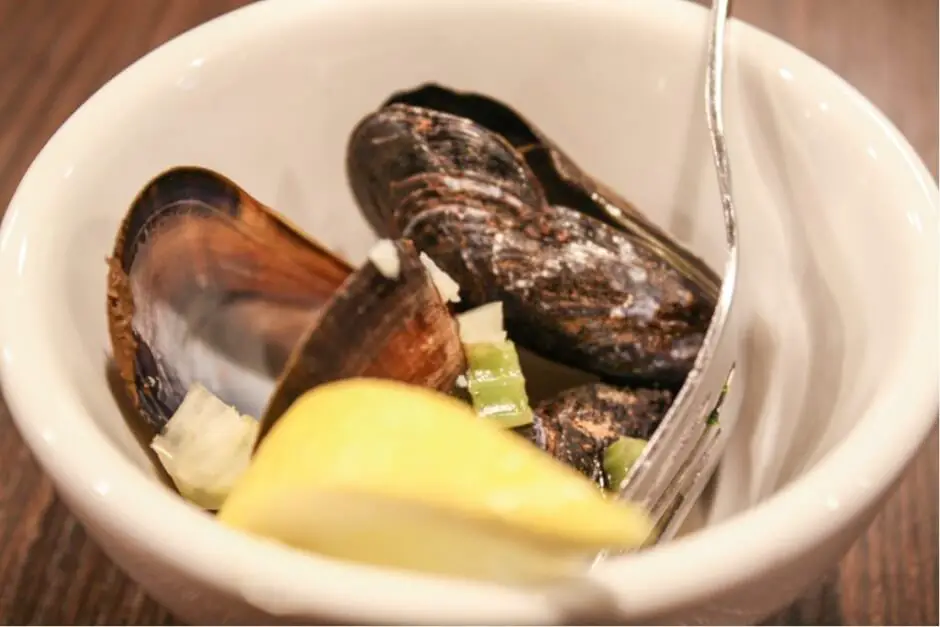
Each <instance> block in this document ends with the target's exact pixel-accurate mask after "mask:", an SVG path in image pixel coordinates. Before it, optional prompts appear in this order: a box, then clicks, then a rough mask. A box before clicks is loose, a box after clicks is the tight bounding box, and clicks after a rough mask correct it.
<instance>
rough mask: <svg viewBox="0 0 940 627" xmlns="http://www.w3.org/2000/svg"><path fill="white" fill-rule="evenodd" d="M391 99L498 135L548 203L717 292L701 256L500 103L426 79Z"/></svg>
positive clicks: (710, 292) (710, 294) (716, 281)
mask: <svg viewBox="0 0 940 627" xmlns="http://www.w3.org/2000/svg"><path fill="white" fill-rule="evenodd" d="M392 104H406V105H411V106H417V107H422V108H425V109H433V110H435V111H441V112H443V113H450V114H452V115H456V116H459V117H461V118H465V119H467V120H472V121H473V122H475V123H476V124H478V125H480V126H481V127H483V128H485V129H487V130H489V131H490V132H492V133H495V134H497V135H499V136H500V137H502V138H504V139H505V140H506V141H507V142H509V144H510V145H511V146H512V147H513V148H514V149H515V150H516V151H517V152H518V153H519V154H520V155H521V156H522V158H523V159H525V161H526V164H527V165H528V166H529V168H530V169H531V171H532V172H533V174H534V175H535V177H536V178H537V179H538V182H539V184H540V186H541V188H542V190H543V192H544V194H545V199H546V201H547V203H548V204H550V205H553V206H562V207H570V208H572V209H575V210H577V211H581V212H583V213H586V214H587V215H589V216H591V217H593V218H596V219H598V220H601V221H602V222H606V223H607V224H610V225H611V226H614V227H617V228H620V229H624V230H626V231H627V232H629V233H630V235H631V237H633V238H636V239H638V240H641V241H643V242H644V243H645V245H646V246H647V247H649V248H650V249H651V250H653V251H654V252H655V253H656V254H657V256H659V257H661V258H663V259H666V260H668V261H669V262H670V263H671V264H672V265H674V266H675V267H676V268H677V269H678V270H679V271H680V272H681V273H683V274H685V275H686V276H688V277H690V278H691V279H692V280H693V281H695V282H696V283H697V284H699V286H700V287H701V288H702V289H703V290H704V291H705V293H706V294H707V295H708V297H709V298H710V299H711V300H712V301H714V300H715V299H716V298H717V297H718V289H719V287H720V284H721V279H720V278H719V277H718V275H717V274H716V273H715V272H714V271H713V270H712V269H711V268H710V267H709V266H708V265H707V264H705V262H703V261H702V260H701V259H700V258H699V257H697V256H696V255H694V254H693V253H692V252H691V251H689V250H688V249H687V248H685V247H684V246H681V245H679V244H678V243H677V242H676V241H675V240H674V239H673V238H672V237H670V236H669V234H667V233H666V232H665V231H663V230H662V229H661V228H660V227H659V226H657V225H656V224H654V223H653V222H651V221H650V220H649V219H647V218H646V216H645V215H643V213H642V212H641V211H640V210H639V209H637V208H636V207H635V206H634V205H633V203H631V202H629V201H628V200H626V199H625V198H624V197H623V196H622V195H620V194H618V193H617V192H616V191H614V190H613V189H612V188H611V187H610V186H608V185H607V184H605V183H604V182H603V181H600V180H598V179H597V178H595V177H593V176H591V175H590V174H588V173H587V172H585V171H584V170H582V169H581V167H580V166H578V164H577V163H575V162H574V160H573V159H571V158H570V157H569V156H568V155H567V154H566V153H565V152H564V151H563V150H562V149H561V148H560V147H559V146H558V145H557V144H556V143H555V142H554V141H552V140H551V139H550V138H549V137H548V136H547V135H546V134H545V133H544V132H543V131H542V130H541V129H539V128H538V127H537V126H536V125H535V124H533V123H532V122H531V121H529V120H527V119H526V118H524V117H523V116H522V115H520V114H519V113H518V112H517V111H515V110H514V109H512V108H511V107H509V106H508V105H506V104H505V103H503V102H499V101H498V100H495V99H493V98H490V97H488V96H484V95H482V94H477V93H473V92H466V91H455V90H452V89H447V88H445V87H442V86H441V85H437V84H434V83H427V84H424V85H421V86H419V87H417V88H415V89H412V90H408V91H402V92H399V93H396V94H393V95H392V96H391V97H390V98H389V99H388V100H386V102H385V104H384V105H383V107H385V106H389V105H392ZM713 304H714V303H713Z"/></svg>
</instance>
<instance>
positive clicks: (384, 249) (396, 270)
mask: <svg viewBox="0 0 940 627" xmlns="http://www.w3.org/2000/svg"><path fill="white" fill-rule="evenodd" d="M369 261H371V262H372V265H374V266H375V268H376V270H378V271H379V272H380V273H381V274H382V276H384V277H385V278H386V279H397V278H398V275H399V274H400V273H401V259H399V258H398V249H397V248H395V244H394V243H393V242H392V240H389V239H380V240H379V241H377V242H376V243H375V245H373V246H372V248H371V249H370V250H369Z"/></svg>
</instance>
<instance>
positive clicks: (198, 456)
mask: <svg viewBox="0 0 940 627" xmlns="http://www.w3.org/2000/svg"><path fill="white" fill-rule="evenodd" d="M257 435H258V421H257V420H255V419H253V418H251V417H250V416H243V415H241V414H240V413H238V411H237V410H235V409H234V408H232V407H229V406H228V405H226V404H225V403H223V402H222V401H221V400H219V399H218V398H216V397H215V396H214V395H213V394H212V393H211V392H209V391H208V390H206V389H205V388H204V387H203V386H201V385H199V384H198V383H197V384H195V385H194V386H193V387H192V388H190V390H189V392H187V394H186V397H185V398H184V399H183V402H182V403H181V404H180V406H179V409H177V410H176V413H174V414H173V417H172V418H170V421H169V422H168V423H167V425H166V428H165V429H164V430H163V433H161V434H160V435H158V436H156V437H155V438H154V439H153V442H151V444H150V446H151V448H152V449H153V450H154V451H155V452H156V454H157V457H159V458H160V462H161V463H162V464H163V467H164V468H166V471H167V473H168V474H169V475H170V477H171V478H172V479H173V483H174V484H175V485H176V488H177V489H178V490H179V492H180V494H181V495H182V496H183V498H185V499H186V500H188V501H190V502H191V503H193V504H194V505H198V506H199V507H202V508H203V509H207V510H217V509H218V508H219V507H221V506H222V503H223V501H224V500H225V498H226V497H227V496H228V493H229V491H230V490H231V488H232V486H233V485H234V483H235V481H236V480H237V479H238V478H239V477H240V476H241V474H242V473H243V472H244V471H245V469H246V468H247V467H248V462H249V460H250V458H251V450H252V447H253V446H254V443H255V438H256V437H257Z"/></svg>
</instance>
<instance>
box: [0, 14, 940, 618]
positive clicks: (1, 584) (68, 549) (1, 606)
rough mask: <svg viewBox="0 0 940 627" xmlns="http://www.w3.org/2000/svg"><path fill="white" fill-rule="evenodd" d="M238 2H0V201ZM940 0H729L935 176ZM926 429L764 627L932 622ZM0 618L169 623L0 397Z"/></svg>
mask: <svg viewBox="0 0 940 627" xmlns="http://www.w3.org/2000/svg"><path fill="white" fill-rule="evenodd" d="M245 3H246V2H245V1H244V0H134V1H130V0H83V1H81V2H79V1H77V0H29V1H26V0H0V165H2V168H0V207H3V208H5V207H6V204H7V202H8V200H9V197H10V195H11V194H12V193H13V190H14V188H15V186H16V184H17V182H18V181H19V179H20V177H21V176H22V174H23V173H24V171H25V170H26V168H27V166H28V165H29V163H30V161H31V160H32V159H33V157H34V156H35V155H36V153H37V152H38V151H39V149H40V148H41V147H42V145H43V143H44V142H45V141H46V140H47V139H48V138H49V137H50V135H51V134H52V133H53V132H54V131H55V129H56V128H57V127H58V126H59V125H60V124H61V123H62V122H63V121H64V120H65V119H66V117H68V115H69V114H70V113H71V112H72V111H73V110H74V109H75V108H76V107H77V106H78V105H79V104H81V102H82V101H84V100H85V99H86V98H87V97H88V96H90V95H91V94H92V93H93V92H94V91H95V90H96V89H98V88H99V87H100V86H101V85H102V84H103V83H104V82H105V81H107V80H108V79H109V78H111V77H112V76H113V75H114V74H115V73H117V72H118V71H120V70H121V69H122V68H124V67H125V66H127V65H128V64H130V63H131V62H132V61H134V60H135V59H137V58H138V57H140V56H141V55H143V54H145V53H146V52H148V51H149V50H151V49H153V48H155V47H157V46H158V45H160V44H161V43H163V42H165V41H166V40H168V39H170V38H172V37H173V36H175V35H177V34H179V33H180V32H182V31H184V30H186V29H188V28H190V27H192V26H195V25H197V24H199V23H201V22H204V21H206V20H208V19H210V18H212V17H214V16H217V15H219V14H221V13H224V12H226V11H229V10H231V9H233V8H235V7H237V6H239V5H242V4H245ZM937 5H938V3H937V0H740V1H739V2H737V3H736V6H735V12H736V14H737V15H738V16H739V17H741V18H743V19H744V20H747V21H749V22H751V23H753V24H755V25H758V26H760V27H762V28H764V29H766V30H768V31H770V32H771V33H773V34H775V35H777V36H779V37H781V38H783V39H785V40H787V41H789V42H791V43H792V44H794V45H795V46H797V47H799V48H801V49H803V50H804V51H806V52H807V53H809V54H810V55H812V56H814V57H816V58H817V59H819V60H821V61H822V62H823V63H825V64H827V65H828V66H830V67H831V68H833V69H834V70H835V71H837V72H838V73H840V74H841V75H842V76H843V77H845V78H846V79H847V80H848V81H849V82H850V83H852V84H853V85H855V86H856V87H857V88H858V89H859V90H860V91H861V92H862V93H864V94H865V95H866V96H868V97H869V98H870V99H871V100H872V101H874V103H875V104H876V105H877V106H879V107H880V108H881V109H882V110H883V111H884V112H885V113H886V114H887V115H888V117H889V118H891V119H892V120H893V121H894V123H895V124H896V125H897V126H898V128H900V130H901V132H902V133H904V135H905V136H907V138H908V139H909V140H910V141H911V143H912V144H913V145H914V147H915V149H917V150H918V152H919V153H920V155H921V156H922V157H923V158H924V159H925V161H926V162H927V165H928V166H929V167H930V169H931V171H932V172H933V174H934V176H935V177H936V174H937V120H938V111H937V89H938V86H937V82H938V67H937V49H938V42H937V26H938V15H937ZM937 448H938V447H937V435H936V433H934V436H933V437H932V438H931V440H930V442H929V443H928V445H927V446H925V448H924V450H923V451H922V452H921V454H920V455H919V457H918V458H917V461H916V463H915V464H914V465H913V466H912V467H911V468H910V470H909V471H908V473H907V475H906V477H905V479H904V481H903V483H902V484H901V485H900V487H899V489H898V490H897V492H896V494H895V495H894V496H893V498H892V499H891V500H890V503H889V504H888V505H887V507H886V508H885V510H884V512H883V513H882V514H881V515H880V516H879V517H878V519H877V520H876V521H875V523H874V524H873V525H872V526H871V528H870V529H869V530H868V532H867V533H866V534H865V535H864V537H862V538H861V539H860V540H859V542H858V543H857V544H856V545H855V547H854V548H853V549H852V551H851V553H849V555H848V556H847V557H846V558H845V559H844V560H843V562H842V563H841V565H840V566H839V568H838V569H835V570H833V572H832V573H831V574H830V576H828V577H827V578H826V580H825V581H824V582H822V583H821V584H820V585H818V586H816V587H814V588H813V589H812V590H811V591H810V592H809V593H808V594H807V595H806V596H805V597H804V598H803V599H801V600H800V601H799V602H797V603H795V604H794V605H793V606H791V607H790V608H788V609H786V610H784V611H782V612H781V613H780V614H778V615H777V616H774V617H772V618H771V619H769V620H768V621H767V622H766V624H771V625H798V624H804V625H937V623H938V616H937V604H938V599H937V596H938V595H937V590H938V565H937V559H938V557H937V555H938V553H937V551H938V549H937V535H938V517H937V493H938V465H937ZM0 623H3V624H149V625H153V624H176V621H175V619H174V618H173V617H172V616H170V615H169V614H168V613H167V612H166V610H164V609H163V608H161V607H160V606H158V605H157V604H156V603H155V602H154V601H152V600H151V599H149V598H148V597H147V596H146V594H144V592H142V591H141V589H140V588H139V587H138V586H137V585H136V584H134V583H133V582H131V581H129V580H128V579H127V578H126V577H125V576H124V575H123V574H122V573H120V572H119V571H118V570H117V569H116V568H115V566H114V565H113V564H112V563H111V562H110V561H109V560H108V559H107V558H106V557H105V556H104V555H103V554H102V553H101V551H100V550H99V549H98V548H97V547H96V546H95V545H94V543H92V542H91V541H90V540H89V539H88V537H87V536H86V535H85V533H84V532H83V531H82V529H81V528H80V527H79V526H78V524H77V523H76V522H75V520H74V519H73V518H72V516H71V515H69V513H68V511H67V510H66V508H65V507H64V506H63V504H62V503H61V502H60V501H59V500H58V499H57V498H56V496H55V493H54V491H53V489H52V488H51V486H50V484H49V481H48V480H47V479H46V478H45V477H44V476H43V475H42V473H41V472H40V470H39V468H38V467H37V466H36V464H35V462H34V461H33V460H32V458H31V457H30V455H29V453H28V452H27V450H26V448H25V447H24V446H23V444H22V441H21V440H20V438H19V436H18V434H17V433H16V431H15V429H14V427H13V425H12V422H11V420H10V417H9V413H8V410H7V409H6V406H5V404H3V403H0Z"/></svg>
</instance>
